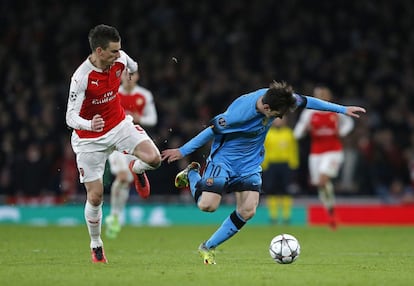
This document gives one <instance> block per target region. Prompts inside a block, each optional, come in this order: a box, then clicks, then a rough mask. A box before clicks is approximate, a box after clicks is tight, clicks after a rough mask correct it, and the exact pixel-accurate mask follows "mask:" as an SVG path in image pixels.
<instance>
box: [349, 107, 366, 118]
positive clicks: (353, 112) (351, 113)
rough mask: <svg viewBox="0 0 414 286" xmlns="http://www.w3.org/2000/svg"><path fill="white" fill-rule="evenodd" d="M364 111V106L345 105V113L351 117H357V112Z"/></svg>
mask: <svg viewBox="0 0 414 286" xmlns="http://www.w3.org/2000/svg"><path fill="white" fill-rule="evenodd" d="M365 112H366V110H365V108H362V107H359V106H347V107H346V112H345V114H346V115H348V116H351V117H355V118H359V114H360V113H365Z"/></svg>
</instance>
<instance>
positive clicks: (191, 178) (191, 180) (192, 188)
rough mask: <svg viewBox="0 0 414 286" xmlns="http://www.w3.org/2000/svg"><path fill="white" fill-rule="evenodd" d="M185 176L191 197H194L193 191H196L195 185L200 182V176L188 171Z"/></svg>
mask: <svg viewBox="0 0 414 286" xmlns="http://www.w3.org/2000/svg"><path fill="white" fill-rule="evenodd" d="M187 176H188V181H189V183H190V191H191V195H192V196H193V197H194V195H195V191H196V190H197V189H196V184H197V182H198V181H200V179H201V176H200V174H199V173H198V172H196V171H195V170H190V171H188V175H187Z"/></svg>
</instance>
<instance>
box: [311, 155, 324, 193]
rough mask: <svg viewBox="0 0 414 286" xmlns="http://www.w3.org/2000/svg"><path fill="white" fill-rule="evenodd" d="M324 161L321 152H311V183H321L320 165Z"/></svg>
mask: <svg viewBox="0 0 414 286" xmlns="http://www.w3.org/2000/svg"><path fill="white" fill-rule="evenodd" d="M321 161H322V155H320V154H311V155H310V156H309V162H308V164H309V166H308V167H309V176H310V181H311V184H312V185H314V186H316V185H318V184H319V177H320V174H321V173H320V172H321V170H320V166H321Z"/></svg>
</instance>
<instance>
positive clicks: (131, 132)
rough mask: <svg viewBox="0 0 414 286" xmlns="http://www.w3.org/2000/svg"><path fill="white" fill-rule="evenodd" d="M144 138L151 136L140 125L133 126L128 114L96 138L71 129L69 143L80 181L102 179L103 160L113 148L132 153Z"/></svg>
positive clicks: (148, 138) (147, 138) (104, 160)
mask: <svg viewBox="0 0 414 286" xmlns="http://www.w3.org/2000/svg"><path fill="white" fill-rule="evenodd" d="M144 140H151V138H150V137H149V136H148V134H147V133H146V132H145V130H144V129H142V127H140V126H139V125H137V126H135V125H134V124H133V123H132V120H131V118H130V117H129V116H127V117H126V118H125V119H124V120H123V121H122V122H121V123H119V124H118V125H117V126H115V127H114V128H113V129H112V130H110V131H109V132H108V133H106V134H104V135H103V136H101V137H98V138H86V139H81V138H79V136H78V135H77V133H76V132H75V131H73V133H72V138H71V143H72V149H73V151H74V152H75V154H76V162H77V165H78V170H79V180H80V182H81V183H85V182H92V181H95V180H98V179H101V180H102V177H103V174H104V171H105V162H106V160H107V159H108V157H109V155H110V154H111V153H112V152H113V151H114V150H118V151H120V152H125V153H128V154H133V152H134V149H135V147H136V146H137V145H138V144H139V143H141V142H142V141H144Z"/></svg>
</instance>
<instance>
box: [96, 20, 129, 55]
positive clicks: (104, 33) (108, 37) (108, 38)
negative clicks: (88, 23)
mask: <svg viewBox="0 0 414 286" xmlns="http://www.w3.org/2000/svg"><path fill="white" fill-rule="evenodd" d="M88 39H89V46H90V47H91V50H92V52H93V51H95V50H96V48H98V47H101V48H102V49H106V48H107V47H108V46H109V43H110V42H119V41H121V36H120V35H119V32H118V30H117V29H116V28H114V27H112V26H108V25H104V24H100V25H98V26H95V27H94V28H92V29H91V30H90V31H89V35H88Z"/></svg>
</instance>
